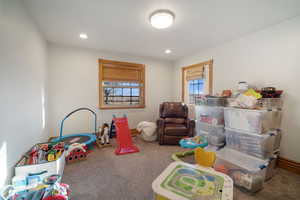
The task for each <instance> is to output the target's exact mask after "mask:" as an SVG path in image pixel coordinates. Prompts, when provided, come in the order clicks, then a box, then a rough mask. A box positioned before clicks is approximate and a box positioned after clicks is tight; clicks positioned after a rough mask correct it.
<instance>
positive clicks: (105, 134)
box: [100, 123, 109, 145]
mask: <svg viewBox="0 0 300 200" xmlns="http://www.w3.org/2000/svg"><path fill="white" fill-rule="evenodd" d="M100 137H101V138H100V139H101V144H102V145H104V144H109V126H108V124H107V123H104V124H103V125H102V127H101V131H100Z"/></svg>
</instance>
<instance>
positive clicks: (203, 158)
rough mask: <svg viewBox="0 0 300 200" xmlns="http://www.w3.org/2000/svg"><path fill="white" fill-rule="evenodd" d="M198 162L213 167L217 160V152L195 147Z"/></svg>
mask: <svg viewBox="0 0 300 200" xmlns="http://www.w3.org/2000/svg"><path fill="white" fill-rule="evenodd" d="M195 160H196V163H197V164H198V165H200V166H203V167H213V165H214V163H215V160H216V153H215V152H209V151H205V150H204V149H202V148H196V149H195Z"/></svg>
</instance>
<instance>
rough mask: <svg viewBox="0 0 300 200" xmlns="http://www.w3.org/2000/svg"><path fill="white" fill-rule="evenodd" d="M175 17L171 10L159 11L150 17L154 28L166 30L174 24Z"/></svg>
mask: <svg viewBox="0 0 300 200" xmlns="http://www.w3.org/2000/svg"><path fill="white" fill-rule="evenodd" d="M174 19H175V15H174V13H172V12H171V11H169V10H157V11H155V12H153V13H152V14H151V15H150V23H151V25H152V26H153V27H154V28H157V29H165V28H168V27H170V26H171V25H172V24H173V23H174Z"/></svg>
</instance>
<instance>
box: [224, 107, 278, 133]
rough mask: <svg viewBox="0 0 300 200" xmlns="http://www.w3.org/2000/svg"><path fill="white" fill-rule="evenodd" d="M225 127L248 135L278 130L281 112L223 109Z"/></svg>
mask: <svg viewBox="0 0 300 200" xmlns="http://www.w3.org/2000/svg"><path fill="white" fill-rule="evenodd" d="M224 118H225V126H226V127H227V128H232V129H239V130H242V131H247V132H249V133H256V134H262V133H265V132H267V131H270V130H275V129H280V124H281V111H278V110H272V111H269V110H251V109H239V108H229V107H227V108H224Z"/></svg>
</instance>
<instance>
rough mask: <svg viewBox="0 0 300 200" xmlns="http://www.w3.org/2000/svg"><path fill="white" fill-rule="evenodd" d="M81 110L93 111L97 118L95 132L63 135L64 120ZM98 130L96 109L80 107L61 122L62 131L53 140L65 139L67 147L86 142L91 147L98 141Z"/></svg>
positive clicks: (95, 118)
mask: <svg viewBox="0 0 300 200" xmlns="http://www.w3.org/2000/svg"><path fill="white" fill-rule="evenodd" d="M81 110H87V111H89V112H91V113H92V114H93V115H94V120H95V129H94V130H95V132H94V133H79V134H69V135H65V136H63V127H64V122H65V120H66V119H68V118H69V117H70V116H71V115H72V114H74V113H76V112H78V111H81ZM96 132H97V115H96V113H95V112H94V111H92V110H91V109H89V108H78V109H76V110H74V111H72V112H71V113H69V114H68V115H67V116H66V117H65V118H64V119H63V120H62V122H61V125H60V133H59V137H58V138H54V139H52V140H51V141H52V142H59V141H63V142H64V143H65V145H66V148H68V146H69V145H70V144H72V143H82V144H85V145H86V146H87V147H89V148H91V146H92V144H93V143H95V142H96V140H97V137H96V135H95V133H96Z"/></svg>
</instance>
